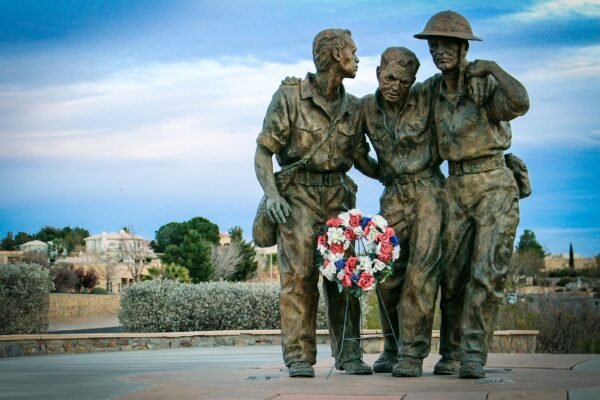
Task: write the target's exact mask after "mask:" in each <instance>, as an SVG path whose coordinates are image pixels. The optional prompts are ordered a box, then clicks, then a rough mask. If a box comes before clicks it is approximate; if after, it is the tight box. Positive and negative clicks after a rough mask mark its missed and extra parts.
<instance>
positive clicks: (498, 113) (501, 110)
mask: <svg viewBox="0 0 600 400" xmlns="http://www.w3.org/2000/svg"><path fill="white" fill-rule="evenodd" d="M527 110H529V106H528V105H527V106H526V107H521V108H519V109H515V108H514V107H511V103H510V102H509V101H508V98H507V96H506V93H505V92H504V90H502V89H501V88H500V85H496V87H495V88H494V91H493V92H492V95H491V98H490V101H489V102H488V104H487V112H488V117H489V118H490V119H491V120H493V121H497V122H499V121H511V120H513V119H515V118H517V117H520V116H522V115H524V114H525V113H526V112H527Z"/></svg>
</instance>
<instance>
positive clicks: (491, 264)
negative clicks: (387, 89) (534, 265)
mask: <svg viewBox="0 0 600 400" xmlns="http://www.w3.org/2000/svg"><path fill="white" fill-rule="evenodd" d="M414 36H415V37H416V38H418V39H426V40H427V42H428V45H429V52H430V53H431V56H432V59H433V62H434V63H435V65H436V67H437V68H438V69H439V70H440V72H441V74H437V75H435V76H434V77H432V78H430V84H432V85H433V87H434V88H435V89H434V91H435V92H436V93H438V95H436V96H434V100H433V105H432V107H433V115H434V118H433V121H432V124H433V127H434V128H435V131H436V135H437V144H438V151H439V155H440V156H441V158H443V159H445V160H448V170H449V171H448V172H449V177H448V180H447V182H446V187H445V192H446V200H447V202H448V205H447V207H448V209H447V211H448V216H447V218H448V221H447V228H446V232H445V234H444V239H443V241H442V246H443V251H444V255H443V271H442V278H441V287H442V290H441V308H442V326H441V332H440V354H441V355H442V358H441V359H440V361H439V362H438V363H437V364H436V366H435V368H434V373H435V374H453V373H456V372H457V370H458V373H459V376H460V377H461V378H481V377H484V376H485V372H484V370H483V365H485V362H486V360H487V353H488V348H489V341H490V338H491V335H492V334H493V330H494V326H493V325H494V322H495V318H494V317H495V314H496V312H497V309H498V305H499V302H500V301H501V299H502V297H503V289H504V283H505V280H506V273H507V270H508V267H509V262H510V257H511V254H512V249H513V244H514V238H515V233H516V229H517V225H518V223H519V203H518V200H519V192H518V188H517V183H516V181H515V179H514V176H513V173H512V171H511V170H510V169H508V168H507V166H506V164H505V161H504V155H503V152H504V151H505V150H507V149H508V148H509V147H510V145H511V136H512V133H511V128H510V123H509V121H510V120H512V119H514V118H516V117H518V116H521V115H524V114H525V113H526V112H527V110H528V109H529V97H528V95H527V91H526V89H525V87H524V86H523V85H522V84H521V83H520V82H519V81H517V80H516V79H515V78H514V77H512V76H511V75H510V74H508V73H507V72H506V71H505V70H504V69H502V68H501V67H500V66H499V65H498V64H496V63H495V62H493V61H487V60H476V61H473V62H468V61H467V59H466V55H467V52H468V50H469V42H468V41H469V40H481V39H479V38H478V37H476V36H475V35H473V31H472V30H471V25H470V24H469V22H468V21H467V19H466V18H465V17H463V16H462V15H460V14H458V13H456V12H453V11H443V12H440V13H438V14H436V15H434V16H433V17H432V18H431V19H430V20H429V21H428V22H427V25H426V26H425V29H424V30H423V32H421V33H418V34H416V35H414ZM486 76H487V77H490V79H493V81H494V82H495V87H494V88H493V90H492V91H491V92H490V93H489V95H485V96H483V95H482V93H481V92H480V91H479V90H478V89H477V88H474V90H472V91H470V92H468V93H465V90H464V82H465V80H466V79H469V78H471V77H486ZM459 360H460V369H459V366H458V361H459Z"/></svg>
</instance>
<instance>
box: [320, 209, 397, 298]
mask: <svg viewBox="0 0 600 400" xmlns="http://www.w3.org/2000/svg"><path fill="white" fill-rule="evenodd" d="M355 244H356V246H355ZM317 251H318V252H319V254H320V257H319V260H318V263H319V270H320V271H321V273H322V274H323V276H324V277H325V278H326V279H328V280H330V281H332V282H336V283H337V284H338V288H339V290H340V292H341V291H342V290H343V289H344V288H348V290H349V291H350V293H352V294H354V295H355V296H357V297H360V296H361V295H362V292H363V291H368V290H372V289H374V288H375V285H376V284H377V282H383V281H384V280H385V279H386V278H387V277H388V276H389V275H390V274H391V273H392V263H393V262H394V261H395V260H397V259H398V257H399V256H400V244H399V241H398V237H397V236H396V233H395V232H394V229H392V228H390V227H389V226H388V224H387V221H386V220H385V218H383V217H382V216H380V215H375V216H372V217H369V216H363V215H362V214H361V212H360V210H358V209H353V210H350V211H347V212H342V213H341V214H339V215H338V216H337V217H336V218H332V219H330V220H329V221H327V222H326V223H325V226H324V227H323V230H322V234H321V235H319V236H318V237H317ZM355 254H356V255H355Z"/></svg>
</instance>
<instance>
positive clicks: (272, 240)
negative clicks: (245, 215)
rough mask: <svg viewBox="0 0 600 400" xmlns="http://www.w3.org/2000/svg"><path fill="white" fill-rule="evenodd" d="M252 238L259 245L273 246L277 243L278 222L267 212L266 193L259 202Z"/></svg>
mask: <svg viewBox="0 0 600 400" xmlns="http://www.w3.org/2000/svg"><path fill="white" fill-rule="evenodd" d="M252 240H254V244H255V245H257V246H258V247H271V246H275V245H276V244H277V223H276V222H274V221H272V220H271V217H269V213H268V212H267V196H266V195H263V197H262V199H260V203H258V209H257V210H256V216H255V217H254V222H253V224H252Z"/></svg>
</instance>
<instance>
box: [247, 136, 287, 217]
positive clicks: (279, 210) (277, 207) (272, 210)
mask: <svg viewBox="0 0 600 400" xmlns="http://www.w3.org/2000/svg"><path fill="white" fill-rule="evenodd" d="M254 170H255V172H256V177H257V178H258V182H259V183H260V186H262V188H263V190H264V192H265V195H266V196H267V211H268V213H269V217H270V218H271V220H273V222H277V223H279V224H283V223H285V221H286V217H288V216H289V215H290V211H291V209H290V206H289V204H288V203H287V201H286V200H285V199H284V198H283V197H281V196H280V195H279V191H278V190H277V184H276V183H275V175H274V174H273V153H272V152H271V151H270V150H268V149H267V148H266V147H264V146H262V145H260V144H258V145H256V153H255V155H254Z"/></svg>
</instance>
